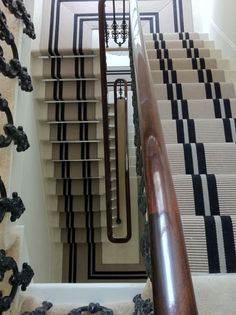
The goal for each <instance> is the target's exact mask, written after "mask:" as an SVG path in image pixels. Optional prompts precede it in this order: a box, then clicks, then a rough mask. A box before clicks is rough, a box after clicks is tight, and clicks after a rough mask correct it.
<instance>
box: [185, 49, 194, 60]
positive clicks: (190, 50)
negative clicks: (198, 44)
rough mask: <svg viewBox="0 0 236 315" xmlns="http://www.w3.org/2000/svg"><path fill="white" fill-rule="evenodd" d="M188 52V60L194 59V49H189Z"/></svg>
mask: <svg viewBox="0 0 236 315" xmlns="http://www.w3.org/2000/svg"><path fill="white" fill-rule="evenodd" d="M186 52H187V58H194V56H193V55H192V49H189V48H187V49H186Z"/></svg>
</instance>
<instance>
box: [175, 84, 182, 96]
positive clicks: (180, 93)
mask: <svg viewBox="0 0 236 315" xmlns="http://www.w3.org/2000/svg"><path fill="white" fill-rule="evenodd" d="M176 92H177V99H178V100H182V99H183V91H182V84H180V83H178V84H176Z"/></svg>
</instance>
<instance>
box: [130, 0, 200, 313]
mask: <svg viewBox="0 0 236 315" xmlns="http://www.w3.org/2000/svg"><path fill="white" fill-rule="evenodd" d="M130 32H131V34H130V35H131V45H132V52H133V64H134V71H135V80H136V92H137V100H138V114H139V126H140V137H141V147H142V155H143V170H144V177H145V190H146V195H147V206H148V221H149V230H150V244H151V261H152V273H153V275H152V285H153V299H154V314H156V315H157V314H160V315H167V314H168V315H196V314H197V307H196V302H195V298H194V292H193V286H192V279H191V274H190V270H189V265H188V259H187V254H186V249H185V242H184V236H183V230H182V224H181V219H180V214H179V210H178V205H177V201H176V195H175V190H174V186H173V182H172V177H171V173H170V167H169V162H168V157H167V152H166V147H165V143H164V139H163V132H162V127H161V121H160V118H159V113H158V109H157V102H156V97H155V93H154V91H153V84H152V78H151V73H150V68H149V64H148V61H147V60H148V59H147V52H146V49H145V44H144V40H143V35H142V29H141V23H140V18H139V13H138V6H137V2H136V0H130Z"/></svg>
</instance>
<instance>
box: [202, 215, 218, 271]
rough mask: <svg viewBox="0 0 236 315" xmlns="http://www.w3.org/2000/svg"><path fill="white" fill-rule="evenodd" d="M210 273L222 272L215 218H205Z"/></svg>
mask: <svg viewBox="0 0 236 315" xmlns="http://www.w3.org/2000/svg"><path fill="white" fill-rule="evenodd" d="M204 222H205V232H206V244H207V256H208V265H209V273H219V272H220V262H219V253H218V245H217V238H216V226H215V220H214V217H213V216H206V217H204Z"/></svg>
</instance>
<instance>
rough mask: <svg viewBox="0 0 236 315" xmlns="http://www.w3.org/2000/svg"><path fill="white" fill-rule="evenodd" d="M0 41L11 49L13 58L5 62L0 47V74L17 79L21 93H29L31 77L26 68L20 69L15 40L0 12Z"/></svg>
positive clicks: (4, 17) (3, 15) (31, 88)
mask: <svg viewBox="0 0 236 315" xmlns="http://www.w3.org/2000/svg"><path fill="white" fill-rule="evenodd" d="M0 39H1V40H3V41H5V42H6V43H7V45H9V46H10V47H11V50H12V56H13V58H12V59H11V60H10V61H9V63H7V62H6V60H5V57H4V52H3V49H2V47H1V46H0V72H2V74H3V75H4V76H6V77H8V78H10V79H13V78H16V77H18V79H19V85H20V87H21V89H22V90H23V91H26V92H31V91H32V90H33V86H32V82H31V77H30V76H29V74H28V72H27V68H26V67H22V65H21V63H20V61H19V54H18V50H17V47H16V44H15V38H14V36H13V34H12V33H11V32H10V30H9V28H8V26H7V19H6V16H5V14H4V13H3V12H2V11H1V10H0Z"/></svg>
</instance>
